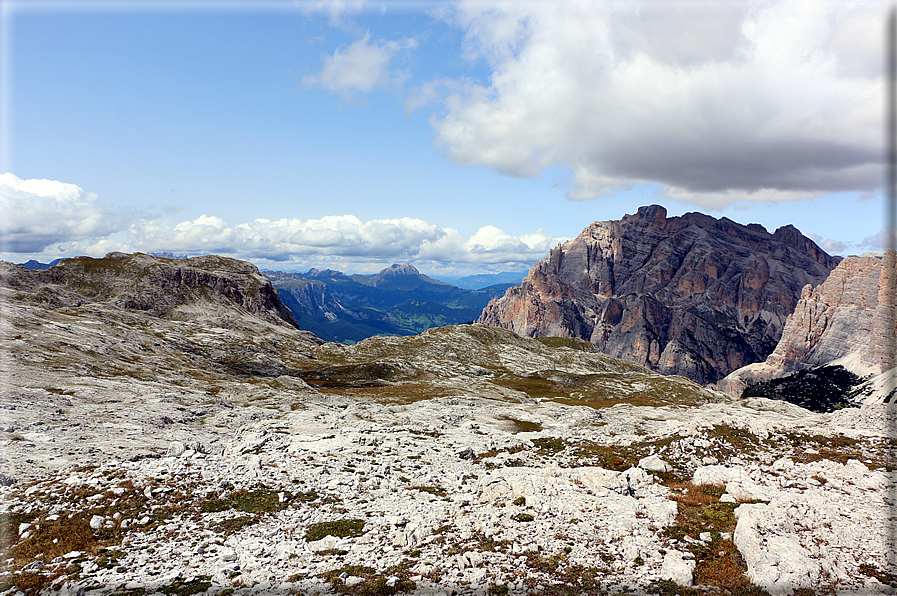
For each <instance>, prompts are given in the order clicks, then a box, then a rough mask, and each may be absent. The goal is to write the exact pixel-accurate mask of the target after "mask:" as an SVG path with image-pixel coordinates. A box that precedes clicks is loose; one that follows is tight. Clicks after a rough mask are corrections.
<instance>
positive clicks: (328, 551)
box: [315, 548, 349, 557]
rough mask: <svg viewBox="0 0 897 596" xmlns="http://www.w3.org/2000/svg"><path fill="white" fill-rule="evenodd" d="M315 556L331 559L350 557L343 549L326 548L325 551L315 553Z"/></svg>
mask: <svg viewBox="0 0 897 596" xmlns="http://www.w3.org/2000/svg"><path fill="white" fill-rule="evenodd" d="M315 554H318V555H321V556H324V557H329V556H337V557H342V556H343V555H348V554H349V551H347V550H343V549H341V548H325V549H324V550H317V551H315Z"/></svg>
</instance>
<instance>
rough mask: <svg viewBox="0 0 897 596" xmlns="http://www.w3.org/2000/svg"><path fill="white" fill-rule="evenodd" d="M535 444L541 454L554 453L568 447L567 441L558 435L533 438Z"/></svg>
mask: <svg viewBox="0 0 897 596" xmlns="http://www.w3.org/2000/svg"><path fill="white" fill-rule="evenodd" d="M533 444H534V445H535V446H536V449H537V450H538V453H539V454H540V455H554V454H555V453H559V452H561V451H563V450H564V449H566V448H567V442H566V441H565V440H564V439H560V438H556V437H544V438H538V439H533Z"/></svg>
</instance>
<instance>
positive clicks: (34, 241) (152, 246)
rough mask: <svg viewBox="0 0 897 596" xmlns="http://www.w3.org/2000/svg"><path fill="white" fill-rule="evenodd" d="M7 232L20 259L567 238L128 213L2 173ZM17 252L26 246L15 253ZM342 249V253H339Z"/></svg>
mask: <svg viewBox="0 0 897 596" xmlns="http://www.w3.org/2000/svg"><path fill="white" fill-rule="evenodd" d="M0 201H2V203H0V207H2V209H3V213H4V218H3V220H2V221H3V226H4V227H3V230H2V231H3V237H4V239H5V245H4V246H3V247H0V252H3V253H6V254H7V255H10V256H9V257H8V258H13V259H15V260H20V259H28V258H37V259H38V260H43V261H44V262H47V261H49V260H52V259H53V258H56V257H59V256H65V255H68V256H75V255H79V254H87V255H93V256H99V255H103V254H105V253H107V252H110V251H113V250H117V251H123V252H132V251H141V252H163V251H164V252H173V253H176V254H189V255H197V254H221V255H225V256H233V257H237V258H242V259H247V260H251V261H256V262H259V261H262V262H267V263H282V264H284V263H285V264H297V263H310V264H312V265H317V266H320V265H322V264H324V263H333V262H347V261H346V260H347V259H348V260H351V261H352V263H353V266H356V268H357V265H358V263H364V262H370V263H379V264H383V263H384V262H390V261H392V262H395V261H403V260H415V261H428V262H431V263H441V264H443V265H445V264H461V265H464V264H469V265H485V266H488V265H495V264H502V265H508V266H512V267H520V266H524V265H529V264H532V263H533V262H535V261H537V260H539V259H541V258H543V257H544V256H545V255H546V254H547V253H548V251H549V250H550V249H551V248H552V247H553V246H555V245H556V244H558V243H559V242H562V241H564V240H566V238H555V237H553V236H551V235H549V234H545V233H543V232H542V231H541V230H538V231H536V232H534V233H532V234H524V235H521V236H512V235H510V234H507V233H505V232H504V231H503V230H501V229H499V228H497V227H495V226H491V225H487V226H484V227H482V228H480V229H479V230H478V231H477V232H476V233H475V234H473V235H472V236H470V237H469V238H467V237H465V236H464V235H462V234H460V233H459V232H458V231H457V230H454V229H452V228H443V227H440V226H438V225H436V224H432V223H429V222H426V221H424V220H421V219H416V218H409V217H402V218H396V219H374V220H370V221H362V220H360V219H359V218H358V217H356V216H354V215H334V216H327V217H321V218H318V219H305V220H303V219H277V220H271V219H264V218H259V219H255V220H252V221H249V222H244V223H241V224H237V225H232V224H230V223H228V222H226V221H225V220H223V219H222V218H220V217H217V216H215V215H201V216H199V217H197V218H195V219H193V220H187V221H181V222H177V223H173V224H172V223H170V222H169V221H168V220H166V219H163V218H155V219H152V218H142V219H133V218H132V219H131V220H130V221H126V220H125V219H124V217H123V216H121V215H117V216H113V215H112V214H110V213H108V212H106V211H104V210H103V209H102V208H100V207H99V206H98V205H97V202H96V196H94V195H93V194H91V193H85V192H84V191H83V190H82V189H81V188H80V187H78V186H76V185H74V184H66V183H62V182H56V181H50V180H21V179H19V178H17V177H16V176H14V175H12V174H5V175H3V176H2V177H0ZM16 255H19V256H16ZM341 259H342V261H340V260H341Z"/></svg>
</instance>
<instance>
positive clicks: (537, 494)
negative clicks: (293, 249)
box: [0, 254, 897, 596]
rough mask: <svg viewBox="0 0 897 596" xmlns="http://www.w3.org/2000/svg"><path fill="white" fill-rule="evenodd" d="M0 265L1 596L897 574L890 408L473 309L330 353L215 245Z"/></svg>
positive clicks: (733, 584) (791, 589)
mask: <svg viewBox="0 0 897 596" xmlns="http://www.w3.org/2000/svg"><path fill="white" fill-rule="evenodd" d="M0 273H2V277H0V279H2V283H0V298H2V299H0V306H2V309H3V311H2V312H3V317H2V318H0V355H2V360H0V363H2V370H3V374H2V375H0V396H2V397H0V440H2V449H3V452H2V457H3V462H2V469H3V476H2V477H0V516H2V521H3V526H2V527H3V528H4V532H3V534H2V536H3V540H2V544H0V550H2V553H0V555H2V556H0V561H2V567H0V593H2V594H8V595H10V596H12V595H13V594H17V593H19V592H21V593H25V594H41V593H43V594H50V593H53V594H82V595H84V594H95V595H100V594H104V595H109V594H121V595H124V594H132V595H137V594H142V595H144V596H146V595H150V594H159V595H160V596H161V595H170V594H199V593H204V594H209V595H211V594H219V595H224V594H231V595H235V594H272V593H273V594H333V595H336V594H397V593H405V594H421V595H424V594H427V595H430V594H433V595H436V594H442V595H445V596H448V595H450V594H458V595H461V594H463V595H468V594H469V595H473V594H477V595H484V596H485V595H487V594H489V595H494V594H569V595H573V594H649V593H650V594H682V595H688V596H696V595H698V594H702V595H703V594H741V595H748V594H750V595H754V596H758V595H762V594H764V593H768V594H770V595H778V594H790V593H800V594H810V593H820V594H824V593H831V592H835V593H843V594H856V595H860V594H890V593H893V592H894V590H895V586H897V576H895V575H894V568H893V566H891V562H890V561H889V560H888V556H889V553H893V552H895V547H897V544H895V543H894V534H893V532H891V529H892V528H891V527H890V526H889V523H892V522H889V520H890V510H889V506H891V505H892V504H893V503H892V502H891V501H890V500H889V499H890V498H891V497H890V496H889V492H888V490H889V487H890V486H891V483H892V481H893V478H892V476H893V474H892V473H891V472H889V471H888V470H889V468H888V467H887V466H886V464H887V462H888V459H887V458H888V457H889V446H890V445H891V443H889V439H888V436H887V432H888V429H889V427H890V426H891V425H893V423H894V422H895V412H894V409H893V406H891V405H890V404H878V405H869V406H864V407H863V408H848V409H844V410H841V411H838V412H834V413H830V414H813V413H812V412H808V411H807V410H803V409H801V408H799V407H796V406H793V405H791V404H788V403H784V402H780V401H771V400H765V399H750V400H733V399H731V398H729V397H727V396H725V395H723V394H720V393H716V392H713V391H710V390H707V389H704V388H702V387H700V386H698V385H696V384H695V383H693V382H690V381H688V380H686V379H683V378H681V377H663V376H660V375H658V374H656V373H654V372H652V371H650V370H647V369H646V368H643V367H641V366H640V365H638V364H635V363H633V362H629V361H623V360H617V359H614V358H611V357H609V356H606V355H604V354H601V353H600V352H598V351H597V350H596V348H595V347H594V346H593V345H591V344H589V343H587V342H585V341H582V340H577V339H572V338H567V339H564V338H541V339H531V338H523V337H519V336H517V335H515V334H513V333H512V332H510V331H507V330H503V329H497V328H489V327H485V326H482V325H461V326H455V327H445V328H439V329H431V330H428V331H426V332H425V333H422V334H420V335H418V336H413V337H394V338H370V339H367V340H365V341H362V342H359V343H358V344H356V345H353V346H343V345H339V344H333V343H323V342H321V341H320V340H319V339H317V338H316V337H314V336H313V335H311V334H309V333H307V332H304V331H300V330H298V329H296V328H295V327H294V326H293V324H292V321H291V320H290V318H289V317H287V316H285V313H284V312H283V309H282V308H281V306H282V305H280V304H279V302H278V300H277V295H276V294H270V293H269V290H268V288H269V287H270V286H269V285H268V284H267V281H266V280H264V279H263V278H262V277H261V276H260V275H259V273H258V271H257V270H255V269H254V268H253V267H252V266H251V265H248V264H245V263H240V262H236V261H231V260H228V259H221V258H217V257H206V258H202V259H187V260H179V261H169V260H166V259H156V258H152V257H146V256H144V255H116V254H113V255H109V256H108V257H107V258H106V259H76V260H74V261H63V262H62V263H60V264H59V265H58V266H56V267H54V268H51V269H49V270H47V271H44V272H28V271H27V270H25V269H24V268H22V267H17V266H12V265H8V264H4V265H2V269H0ZM158 284H165V285H166V287H165V290H164V291H161V290H159V291H158V294H157V295H156V296H157V297H156V298H155V300H156V301H158V304H156V303H150V296H152V295H153V291H154V290H153V286H154V285H158ZM798 590H799V592H798Z"/></svg>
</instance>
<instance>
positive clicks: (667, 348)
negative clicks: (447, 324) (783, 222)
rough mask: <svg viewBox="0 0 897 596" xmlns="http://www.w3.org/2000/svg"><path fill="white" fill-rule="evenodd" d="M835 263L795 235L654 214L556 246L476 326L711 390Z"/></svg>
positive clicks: (773, 333) (761, 347)
mask: <svg viewBox="0 0 897 596" xmlns="http://www.w3.org/2000/svg"><path fill="white" fill-rule="evenodd" d="M838 261H839V259H838V258H836V257H832V256H829V255H828V254H826V253H825V252H824V251H823V250H822V249H820V248H819V247H818V246H817V245H816V244H815V243H813V241H812V240H810V239H809V238H806V237H805V236H803V235H802V234H801V233H800V232H799V231H798V230H797V229H796V228H794V227H793V226H785V227H782V228H779V229H778V230H776V231H775V232H774V233H772V234H770V233H769V232H767V231H766V230H765V229H764V228H763V227H762V226H760V225H759V224H750V225H747V226H744V225H740V224H737V223H735V222H733V221H731V220H729V219H726V218H722V219H719V220H717V219H714V218H713V217H710V216H707V215H703V214H700V213H687V214H685V215H683V216H681V217H672V218H667V217H666V210H665V209H664V208H663V207H660V206H658V205H652V206H650V207H641V208H639V210H638V212H637V213H636V214H635V215H626V216H624V217H623V218H622V220H620V221H604V222H595V223H593V224H592V225H590V226H589V227H587V228H586V229H585V230H584V231H583V232H582V233H581V234H580V235H579V236H578V237H577V238H575V239H573V240H571V241H569V242H567V243H565V244H563V245H561V246H559V247H557V248H555V249H554V250H552V251H551V254H550V255H549V257H548V258H546V259H545V260H543V261H541V262H540V263H538V264H537V265H535V266H534V267H533V268H532V269H531V270H530V273H529V276H528V277H527V278H526V279H525V280H524V281H523V283H522V284H521V285H520V286H518V287H512V288H510V289H509V290H508V291H507V292H506V294H505V296H504V297H503V298H500V299H497V300H494V301H492V302H490V304H489V306H487V307H486V309H485V310H484V311H483V314H482V316H481V317H480V319H479V322H480V323H483V324H486V325H490V326H496V327H502V328H505V329H511V330H513V331H515V332H516V333H518V334H520V335H524V336H530V337H541V336H560V337H578V338H582V339H585V340H587V341H589V342H591V343H593V344H595V345H596V346H597V347H598V348H599V349H600V350H601V351H602V352H604V353H607V354H610V355H611V356H615V357H618V358H624V359H628V360H632V361H634V362H637V363H639V364H643V365H645V366H648V367H649V368H651V369H652V370H655V371H658V372H660V373H662V374H679V375H683V376H686V377H688V378H690V379H692V380H695V381H697V382H699V383H711V382H716V381H717V380H719V379H721V378H722V377H724V376H725V375H727V374H728V373H730V372H732V371H733V370H736V369H738V368H740V367H742V366H744V365H746V364H750V363H752V362H758V361H762V360H764V359H765V358H766V356H768V355H769V354H770V353H771V352H772V351H773V349H774V348H775V346H776V344H777V342H778V340H779V339H780V337H781V333H782V328H783V326H784V324H785V320H786V318H787V316H788V315H789V314H791V312H793V310H794V308H795V305H796V304H797V302H798V299H799V298H800V296H801V291H802V288H803V287H804V286H805V285H807V284H810V285H814V286H815V285H818V284H819V283H821V282H822V281H824V280H825V279H826V278H827V277H828V275H829V273H830V272H831V270H832V269H834V268H835V266H836V265H837V263H838Z"/></svg>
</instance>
